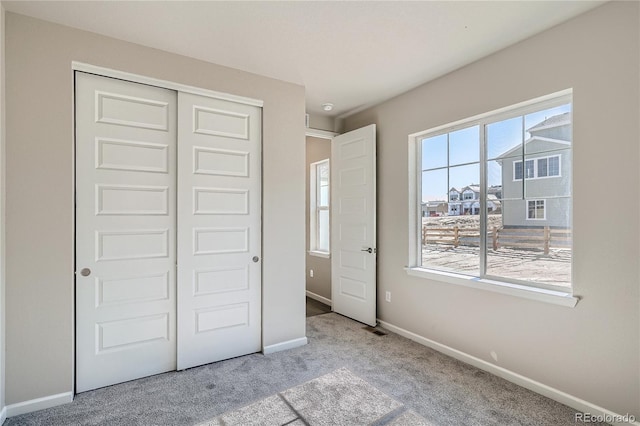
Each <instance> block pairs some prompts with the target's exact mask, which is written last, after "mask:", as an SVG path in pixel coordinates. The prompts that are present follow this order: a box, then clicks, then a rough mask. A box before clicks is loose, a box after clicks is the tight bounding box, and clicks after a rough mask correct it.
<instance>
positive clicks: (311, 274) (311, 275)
mask: <svg viewBox="0 0 640 426" xmlns="http://www.w3.org/2000/svg"><path fill="white" fill-rule="evenodd" d="M309 276H310V277H311V278H313V269H309Z"/></svg>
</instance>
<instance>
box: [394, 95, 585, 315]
mask: <svg viewBox="0 0 640 426" xmlns="http://www.w3.org/2000/svg"><path fill="white" fill-rule="evenodd" d="M567 103H573V99H572V90H571V89H567V90H563V91H560V92H557V93H553V94H550V95H547V96H542V97H540V98H536V99H533V100H530V101H526V102H522V103H519V104H516V105H512V106H509V107H505V108H501V109H498V110H494V111H490V112H487V113H483V114H479V115H477V116H474V117H471V118H468V119H464V120H460V121H456V122H454V123H449V124H445V125H442V126H437V127H434V128H431V129H429V130H425V131H422V132H418V133H413V134H411V135H409V137H408V142H409V151H408V152H409V156H408V157H409V158H408V160H409V164H408V170H409V185H408V189H409V229H408V231H409V235H408V236H409V250H408V254H409V259H408V264H407V266H406V267H405V270H406V272H407V274H408V275H410V276H413V277H419V278H422V279H426V280H428V281H436V282H444V283H451V284H456V285H462V286H465V287H471V288H476V289H482V290H487V291H491V292H496V293H501V294H507V295H511V296H516V297H521V298H525V299H530V300H536V301H540V302H546V303H552V304H556V305H561V306H567V307H574V306H576V305H577V303H578V301H579V298H578V297H575V296H573V285H572V286H571V287H570V288H565V287H559V286H547V285H544V284H539V283H529V282H521V281H517V280H510V279H507V278H504V277H491V276H487V275H486V274H485V271H486V253H484V255H482V254H481V256H480V257H481V265H480V269H481V271H480V272H481V273H480V276H479V277H477V276H471V275H464V274H461V273H455V272H446V271H441V270H436V269H430V268H427V267H423V266H422V264H421V263H422V261H421V257H422V238H421V231H422V218H421V211H420V210H421V202H422V195H421V193H422V152H421V150H422V143H421V141H422V140H423V139H424V138H425V137H433V136H438V135H441V134H446V133H450V132H454V131H456V130H460V129H463V128H467V127H471V126H475V125H480V126H485V125H487V124H490V123H493V122H497V121H502V120H507V119H509V118H513V117H517V116H521V115H526V114H528V113H531V112H534V111H538V110H544V109H548V108H552V107H555V106H559V105H563V104H567ZM484 138H485V132H484V131H480V146H481V156H480V157H481V158H480V163H481V182H480V190H481V192H480V202H481V206H486V202H487V197H486V195H487V194H486V191H487V189H486V170H485V171H484V172H483V169H485V168H486V167H487V164H486V163H487V160H486V153H485V152H484V151H485V149H484V145H485V144H484V142H485V141H484ZM483 163H484V164H483ZM534 164H535V162H534ZM524 173H525V171H524V168H523V176H524ZM514 177H515V174H514ZM552 177H556V176H552ZM526 205H527V207H528V204H526ZM545 213H546V203H545ZM525 217H527V216H525ZM570 223H572V221H570ZM486 228H487V224H486V219H485V220H481V231H480V235H481V243H480V244H481V246H484V247H486V246H487V244H486V238H487V237H486ZM572 267H573V262H572ZM572 276H574V275H573V274H572Z"/></svg>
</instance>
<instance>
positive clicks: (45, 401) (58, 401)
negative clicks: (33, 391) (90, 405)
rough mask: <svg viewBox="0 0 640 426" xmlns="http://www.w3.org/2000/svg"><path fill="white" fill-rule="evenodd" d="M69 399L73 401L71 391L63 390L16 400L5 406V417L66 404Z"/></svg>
mask: <svg viewBox="0 0 640 426" xmlns="http://www.w3.org/2000/svg"><path fill="white" fill-rule="evenodd" d="M71 401H73V392H64V393H59V394H57V395H49V396H45V397H42V398H36V399H31V400H29V401H23V402H18V403H17V404H11V405H7V406H6V410H7V417H13V416H19V415H20V414H26V413H31V412H34V411H38V410H44V409H45V408H51V407H55V406H56V405H62V404H67V403H69V402H71Z"/></svg>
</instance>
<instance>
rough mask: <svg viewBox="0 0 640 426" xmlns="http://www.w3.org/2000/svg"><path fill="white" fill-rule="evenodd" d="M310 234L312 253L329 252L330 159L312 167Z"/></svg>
mask: <svg viewBox="0 0 640 426" xmlns="http://www.w3.org/2000/svg"><path fill="white" fill-rule="evenodd" d="M309 182H310V188H309V189H310V196H309V199H310V206H309V225H310V229H309V235H310V238H309V240H310V247H309V249H310V252H311V254H314V253H316V254H326V255H328V254H329V197H330V194H329V160H328V159H327V160H322V161H318V162H317V163H312V164H311V167H310V179H309Z"/></svg>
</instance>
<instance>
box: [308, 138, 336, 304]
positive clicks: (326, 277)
mask: <svg viewBox="0 0 640 426" xmlns="http://www.w3.org/2000/svg"><path fill="white" fill-rule="evenodd" d="M306 147H307V162H306V164H307V179H306V186H307V190H306V194H307V198H306V199H307V202H306V222H307V291H310V292H311V293H315V294H317V295H318V296H322V297H324V298H327V299H331V259H325V258H322V257H318V256H313V255H310V254H309V241H310V239H309V229H310V225H309V199H310V198H309V188H310V187H309V171H310V169H309V165H310V164H311V163H315V162H316V161H322V160H326V159H327V158H331V141H330V140H328V139H320V138H312V137H310V136H307V143H306ZM311 269H313V278H311V277H310V276H309V270H311Z"/></svg>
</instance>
